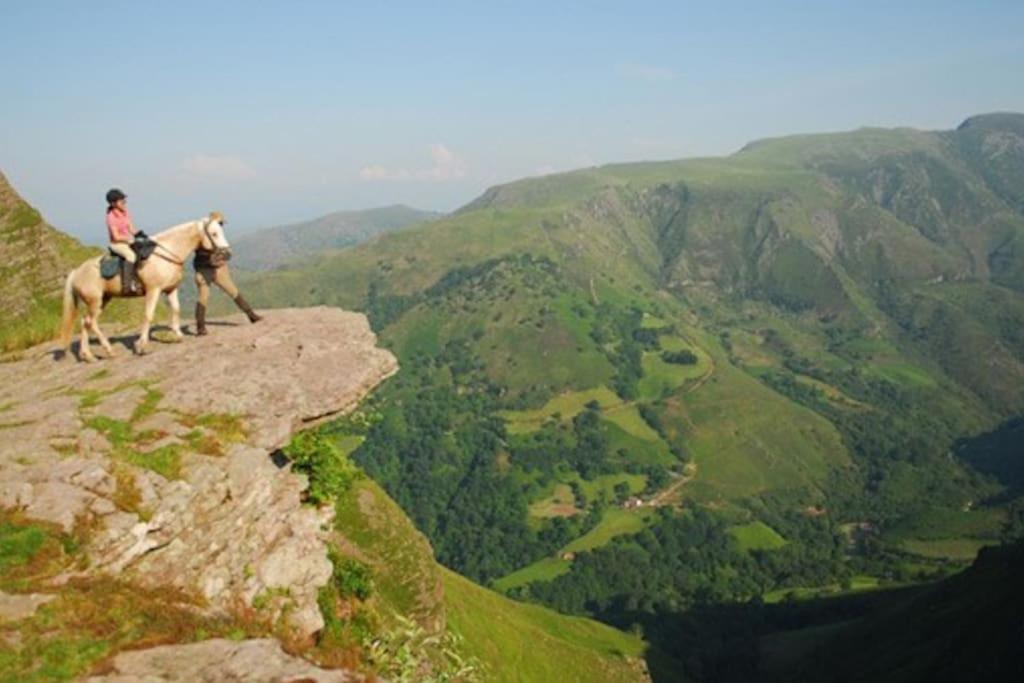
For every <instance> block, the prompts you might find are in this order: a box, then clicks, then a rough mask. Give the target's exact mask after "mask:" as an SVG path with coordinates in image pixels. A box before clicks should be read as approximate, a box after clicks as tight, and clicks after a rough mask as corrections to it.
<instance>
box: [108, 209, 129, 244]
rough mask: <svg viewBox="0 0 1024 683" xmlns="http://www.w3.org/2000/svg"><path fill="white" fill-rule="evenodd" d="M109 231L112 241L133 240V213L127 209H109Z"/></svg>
mask: <svg viewBox="0 0 1024 683" xmlns="http://www.w3.org/2000/svg"><path fill="white" fill-rule="evenodd" d="M107 231H108V232H109V233H110V241H111V242H131V241H132V234H133V233H132V215H131V214H130V213H128V211H127V210H124V211H121V210H119V209H113V210H111V211H107Z"/></svg>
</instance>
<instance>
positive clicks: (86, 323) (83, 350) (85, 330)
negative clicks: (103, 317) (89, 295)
mask: <svg viewBox="0 0 1024 683" xmlns="http://www.w3.org/2000/svg"><path fill="white" fill-rule="evenodd" d="M87 305H88V304H87ZM91 310H92V306H91V305H88V308H87V309H86V311H85V312H84V313H83V314H82V336H81V337H80V341H79V343H78V359H79V360H83V361H85V362H86V363H92V362H93V361H95V360H96V356H94V355H92V349H91V348H89V330H90V328H92V313H91V312H90V311H91Z"/></svg>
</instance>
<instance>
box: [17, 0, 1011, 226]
mask: <svg viewBox="0 0 1024 683" xmlns="http://www.w3.org/2000/svg"><path fill="white" fill-rule="evenodd" d="M891 5H892V3H882V2H874V1H871V2H863V3H859V4H858V5H857V6H856V7H853V8H851V7H850V6H849V4H848V3H839V2H821V3H809V2H807V3H804V2H779V3H774V4H773V5H772V6H771V7H765V6H763V4H762V3H730V4H729V6H727V7H723V5H722V4H721V3H716V4H715V6H714V7H712V6H711V4H710V3H707V4H705V3H685V6H684V4H683V3H668V2H662V3H659V2H641V3H634V4H633V5H631V6H630V7H629V8H628V9H625V8H623V7H622V6H621V4H620V3H608V2H593V3H564V4H562V5H561V6H560V7H558V8H552V7H550V6H548V5H547V4H546V3H519V4H517V5H516V6H515V7H510V8H503V9H494V8H483V7H480V6H479V5H477V4H472V3H445V5H444V7H443V8H424V7H420V6H418V5H416V4H411V3H410V4H405V3H398V4H393V5H391V6H389V7H387V8H368V7H340V6H337V5H336V4H334V3H320V2H302V3H289V4H284V3H276V4H274V5H273V6H267V7H256V6H250V4H248V3H242V2H223V3H216V4H214V5H212V6H207V5H206V4H205V3H198V2H179V3H175V4H174V6H173V7H172V6H170V5H164V4H159V5H158V4H156V3H153V4H133V3H113V2H105V3H88V4H85V3H72V2H50V3H34V4H31V5H29V4H24V5H14V4H11V3H8V4H6V5H5V6H4V7H3V8H2V9H0V18H2V20H3V25H4V26H5V28H6V30H5V39H4V41H3V42H2V43H0V63H2V64H3V68H2V69H0V92H2V93H3V106H2V107H0V171H2V172H3V173H5V174H6V175H7V176H8V178H9V179H10V180H11V182H12V183H13V184H14V186H15V187H16V188H17V189H18V191H19V192H20V193H22V194H23V195H24V196H25V197H26V199H28V200H29V201H30V202H31V203H33V204H34V205H35V206H36V207H37V208H39V209H40V210H41V211H42V212H43V214H44V215H45V216H46V217H47V219H48V220H49V221H50V222H51V223H53V224H54V225H56V226H57V227H59V228H61V229H64V230H67V231H68V232H70V233H71V234H73V235H75V236H77V237H79V238H82V239H84V240H85V241H87V242H91V243H97V242H100V241H102V240H103V239H104V233H103V228H102V211H103V199H102V197H103V194H104V193H105V191H106V190H107V189H108V188H109V187H110V186H119V187H122V188H123V189H125V190H126V191H127V193H128V194H129V196H130V198H131V200H130V202H131V206H132V209H133V212H134V213H135V216H136V219H137V223H138V224H139V225H140V226H142V227H143V228H145V229H149V230H158V229H160V228H162V227H165V226H167V225H170V224H172V223H175V222H179V221H181V220H185V219H188V218H191V217H194V216H196V215H200V214H202V213H205V212H206V211H208V210H210V209H213V208H217V209H220V210H223V211H224V212H225V213H226V214H227V215H228V217H229V219H230V220H231V229H232V230H234V231H246V230H250V229H254V228H258V227H265V226H270V225H275V224H280V223H285V222H294V221H299V220H303V219H307V218H311V217H313V216H316V215H320V214H323V213H327V212H330V211H337V210H344V209H359V208H367V207H371V206H379V205H384V204H392V203H399V202H401V203H406V204H410V205H412V206H416V207H418V208H424V209H433V210H442V211H448V210H452V209H454V208H457V207H458V206H460V205H462V204H464V203H465V202H468V201H469V200H471V199H472V198H474V197H475V196H477V195H478V194H479V193H480V192H482V191H483V190H484V189H485V188H487V187H488V186H490V185H494V184H496V183H501V182H507V181H509V180H513V179H516V178H519V177H523V176H529V175H537V174H544V173H550V172H554V171H562V170H569V169H573V168H578V167H583V166H590V165H595V164H604V163H611V162H621V161H632V160H646V159H668V158H681V157H690V156H702V155H720V154H728V153H731V152H733V151H735V150H736V149H738V148H740V147H741V146H742V145H743V144H745V143H746V142H749V141H750V140H753V139H757V138H763V137H770V136H777V135H786V134H793V133H807V132H821V131H832V130H845V129H852V128H858V127H861V126H869V125H870V126H913V127H917V128H923V129H948V128H953V127H955V126H956V125H957V124H958V123H960V121H961V120H963V119H964V118H965V117H967V116H970V115H972V114H977V113H982V112H988V111H998V110H1003V111H1005V110H1014V111H1024V88H1022V87H1021V86H1022V85H1024V78H1022V76H1021V74H1022V73H1024V44H1022V42H1021V41H1020V38H1019V35H1018V29H1019V26H1021V25H1022V22H1024V4H1022V3H1019V2H1006V1H1002V2H997V1H987V2H985V1H983V2H977V3H971V4H963V3H953V2H944V1H940V2H904V3H900V6H899V7H898V8H894V7H892V6H891Z"/></svg>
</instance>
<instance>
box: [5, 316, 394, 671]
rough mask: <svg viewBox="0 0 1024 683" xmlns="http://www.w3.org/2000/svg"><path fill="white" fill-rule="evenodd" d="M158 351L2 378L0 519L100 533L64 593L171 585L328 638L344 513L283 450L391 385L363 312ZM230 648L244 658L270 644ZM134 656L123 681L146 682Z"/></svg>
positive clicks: (10, 370)
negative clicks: (93, 587) (257, 606)
mask: <svg viewBox="0 0 1024 683" xmlns="http://www.w3.org/2000/svg"><path fill="white" fill-rule="evenodd" d="M127 341H130V340H122V342H124V343H127ZM151 348H152V351H151V353H150V354H149V355H146V356H142V357H138V356H132V355H130V354H129V353H128V352H127V349H125V351H124V352H123V353H121V354H119V355H118V356H116V357H115V358H112V359H104V360H102V361H100V362H98V363H95V364H86V363H79V362H76V361H75V360H73V359H71V358H66V359H63V360H55V359H54V358H53V356H52V355H50V354H48V353H45V354H44V353H36V354H35V355H34V356H33V354H27V355H28V356H32V357H28V358H25V359H22V360H18V361H16V362H10V363H4V364H0V506H2V507H3V508H5V509H7V510H12V509H14V510H17V511H19V512H18V514H21V515H24V516H26V517H28V518H32V519H39V520H44V521H48V522H52V523H55V524H58V525H60V526H61V527H63V528H64V529H65V530H66V531H71V530H73V529H76V528H86V529H88V534H87V535H86V538H87V539H88V541H87V548H86V552H87V555H88V559H89V561H88V564H87V566H85V567H84V568H76V569H75V570H74V572H68V574H67V575H66V576H64V577H63V578H64V580H68V579H71V578H74V575H75V573H79V574H81V573H85V574H88V575H95V574H104V575H115V576H117V577H119V578H121V579H124V580H127V581H131V582H133V583H137V584H138V585H140V586H143V587H169V588H171V587H173V588H174V589H177V590H181V591H184V592H188V593H191V594H198V595H200V596H201V597H202V598H203V603H204V604H206V605H208V607H207V609H209V610H213V611H217V610H220V611H224V612H231V611H232V610H239V609H246V608H251V607H252V605H253V604H254V601H257V600H259V601H260V602H261V608H265V607H266V604H267V603H268V602H269V603H271V609H273V610H276V612H275V618H280V619H281V620H283V622H285V623H286V624H288V625H289V626H290V628H291V629H292V631H293V632H294V633H297V634H298V635H299V636H300V637H308V636H311V635H312V634H314V633H316V632H317V631H318V630H319V629H321V628H322V627H323V619H322V617H321V615H320V611H319V609H318V608H317V602H316V600H317V593H318V590H319V589H320V588H321V587H322V586H324V585H325V584H326V583H327V582H328V580H329V579H330V575H331V564H330V562H329V561H328V558H327V547H326V545H325V537H326V534H327V527H328V522H329V521H330V517H331V515H332V512H331V510H330V509H329V508H323V509H319V510H318V509H316V508H314V507H312V506H309V505H304V504H303V503H302V494H303V491H304V490H305V488H306V486H307V483H306V481H305V478H304V477H303V476H302V475H300V474H297V473H293V472H291V470H290V466H289V465H288V464H287V463H286V462H285V461H284V460H282V459H281V458H279V457H274V456H275V452H276V451H277V449H280V448H281V447H282V446H284V445H285V444H286V443H287V442H288V440H289V439H290V438H291V436H292V435H293V434H294V433H295V432H296V431H298V430H299V429H301V428H302V427H303V426H308V425H311V424H313V423H315V422H316V421H318V420H322V419H325V418H328V417H330V416H334V415H338V414H342V413H345V412H347V411H349V410H351V409H352V408H353V407H355V406H356V404H357V403H358V402H359V401H360V400H361V399H362V398H363V397H365V396H366V394H367V393H368V392H370V391H371V390H372V389H373V388H374V387H375V386H377V385H378V384H379V383H380V382H382V381H383V380H384V379H385V378H387V377H389V376H390V375H392V374H393V373H395V372H396V371H397V368H398V366H397V362H396V360H395V358H394V356H392V355H391V354H390V353H388V352H387V351H385V350H382V349H379V348H377V347H376V338H375V336H374V334H373V332H372V331H371V330H370V327H369V324H368V323H367V320H366V318H365V316H363V315H361V314H357V313H351V312H346V311H342V310H339V309H334V308H324V307H320V308H308V309H282V310H275V311H270V312H269V313H268V315H267V317H266V319H265V320H264V321H263V322H260V323H258V324H256V325H250V324H248V323H247V322H243V320H242V319H241V318H229V319H228V320H227V321H226V322H224V323H223V324H214V325H211V334H210V335H209V336H207V337H186V338H185V340H184V341H183V342H181V343H167V344H159V343H158V344H154V345H153V346H152V347H151ZM59 579H60V577H58V580H59ZM268 596H269V597H268ZM44 600H45V597H38V598H32V599H31V600H30V602H33V601H34V602H33V604H34V603H35V602H39V603H41V602H42V601H44ZM29 608H32V605H30V604H29V602H26V603H25V605H24V606H22V609H29ZM254 642H255V641H254ZM236 645H237V644H236ZM208 647H212V646H208ZM232 647H234V649H233V650H232V652H235V650H237V652H235V655H237V656H238V657H243V658H244V657H247V656H250V655H251V653H252V652H258V651H260V648H263V647H265V645H264V644H258V645H253V646H251V647H248V648H246V647H236V646H234V645H233V646H232ZM235 655H231V656H225V657H224V658H222V659H223V661H225V662H229V661H235V659H237V657H235ZM139 656H142V655H134V656H133V658H127V659H125V662H122V664H123V667H124V668H122V667H121V665H120V664H119V665H118V667H117V669H116V670H119V671H121V673H122V674H125V675H129V674H130V673H131V672H134V671H135V669H134V668H132V667H135V666H136V664H133V663H132V662H135V661H136V660H137V659H138V657H139ZM161 656H165V654H162V655H161ZM233 658H234V659H233ZM129 660H130V661H129ZM161 661H162V660H161Z"/></svg>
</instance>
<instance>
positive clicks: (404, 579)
mask: <svg viewBox="0 0 1024 683" xmlns="http://www.w3.org/2000/svg"><path fill="white" fill-rule="evenodd" d="M367 418H369V420H371V421H372V419H374V418H373V417H372V416H369V415H368V414H367V413H363V412H360V413H357V414H355V415H354V416H352V417H350V418H346V419H343V420H341V421H340V422H338V423H335V424H334V425H332V426H329V427H327V428H325V429H323V430H321V431H319V432H313V433H307V434H303V435H300V436H299V437H297V438H296V439H295V440H294V441H293V442H292V444H291V445H290V446H289V447H287V448H286V449H285V452H286V453H287V454H288V455H289V456H290V457H291V458H293V459H294V461H295V467H296V468H298V469H299V470H300V471H302V472H304V473H306V474H307V475H308V476H309V477H310V481H311V489H310V491H311V500H310V502H311V503H319V502H328V501H329V502H331V503H332V504H333V505H334V508H335V511H336V516H335V518H334V522H333V532H332V537H331V538H332V545H333V547H334V550H333V552H332V561H333V563H334V567H335V574H334V580H333V581H332V583H331V585H330V586H328V587H327V588H326V589H325V590H324V591H323V593H322V594H321V596H320V607H321V611H322V612H323V613H324V615H325V618H326V621H327V627H326V628H325V629H324V632H323V633H322V634H321V635H320V637H319V640H318V642H317V644H316V646H315V647H314V648H313V649H312V650H311V651H309V653H308V656H310V657H311V658H313V659H314V660H316V661H320V662H322V663H325V664H328V663H332V662H333V663H347V665H349V666H351V665H353V664H356V665H357V666H358V667H359V668H362V669H364V670H366V671H372V672H374V673H376V674H379V675H381V676H383V677H386V678H387V679H388V680H437V681H444V680H462V681H549V680H555V679H557V680H566V681H581V682H582V681H594V680H608V681H642V680H646V674H645V668H644V663H643V657H644V656H645V650H646V645H645V644H644V642H643V641H642V640H641V639H640V638H638V637H637V636H634V635H629V634H626V633H623V632H621V631H617V630H616V629H613V628H611V627H608V626H606V625H604V624H600V623H598V622H595V621H592V620H589V619H584V618H579V617H568V616H564V615H561V614H558V613H557V612H555V611H553V610H550V609H547V608H544V607H539V606H536V605H524V604H522V603H519V602H516V601H513V600H510V599H508V598H506V597H504V596H502V595H499V594H498V593H495V592H494V591H491V590H488V589H487V588H483V587H481V586H478V585H476V584H474V583H473V582H471V581H469V580H467V579H465V578H463V577H462V576H459V575H458V574H456V573H454V572H452V571H450V570H447V569H445V568H443V567H441V566H440V565H438V564H437V563H436V561H435V560H434V555H433V551H432V549H431V547H430V544H429V543H428V542H427V540H426V538H424V536H423V535H422V534H421V533H419V532H418V531H417V530H416V529H415V527H414V526H413V525H412V523H411V522H410V520H409V518H408V517H406V515H405V513H403V512H402V510H401V508H399V507H398V506H397V505H396V504H395V502H394V501H392V500H391V499H390V498H389V497H388V495H387V494H386V493H385V492H384V491H383V490H381V488H380V487H379V486H378V485H377V484H376V483H374V482H373V481H372V480H370V479H368V478H367V477H365V475H363V473H362V472H361V471H360V470H359V469H358V468H356V467H355V466H354V465H353V464H352V463H351V462H350V461H349V459H348V454H349V453H350V452H351V450H352V449H353V448H355V447H356V446H357V445H358V443H359V440H360V438H361V435H360V434H359V432H364V431H365V428H366V424H367V423H366V420H367Z"/></svg>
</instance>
